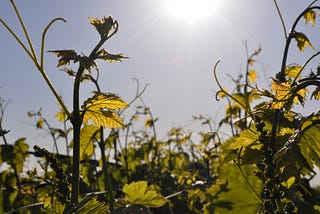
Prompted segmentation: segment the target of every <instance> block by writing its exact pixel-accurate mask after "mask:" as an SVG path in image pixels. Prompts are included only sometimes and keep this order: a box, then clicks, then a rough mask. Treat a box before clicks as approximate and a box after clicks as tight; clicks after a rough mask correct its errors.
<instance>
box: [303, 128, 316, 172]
mask: <svg viewBox="0 0 320 214" xmlns="http://www.w3.org/2000/svg"><path fill="white" fill-rule="evenodd" d="M299 146H300V149H301V153H302V154H303V156H304V157H305V158H306V160H307V162H308V163H309V164H310V165H311V166H313V165H316V166H318V167H320V124H314V125H311V126H308V127H306V128H305V130H303V133H302V136H301V140H300V142H299Z"/></svg>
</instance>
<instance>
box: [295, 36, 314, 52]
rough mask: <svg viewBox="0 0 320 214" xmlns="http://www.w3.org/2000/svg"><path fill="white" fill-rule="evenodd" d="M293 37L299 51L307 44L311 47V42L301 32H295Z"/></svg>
mask: <svg viewBox="0 0 320 214" xmlns="http://www.w3.org/2000/svg"><path fill="white" fill-rule="evenodd" d="M294 38H295V39H296V42H297V46H298V48H299V50H300V51H304V49H305V48H306V47H307V46H309V47H310V48H312V49H313V46H312V44H311V43H310V41H309V39H308V37H307V36H306V35H305V34H304V33H301V32H295V34H294Z"/></svg>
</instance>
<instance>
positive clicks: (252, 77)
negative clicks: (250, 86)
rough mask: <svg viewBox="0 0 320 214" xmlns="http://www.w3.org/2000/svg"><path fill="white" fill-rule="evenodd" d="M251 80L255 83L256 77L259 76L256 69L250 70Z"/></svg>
mask: <svg viewBox="0 0 320 214" xmlns="http://www.w3.org/2000/svg"><path fill="white" fill-rule="evenodd" d="M248 75H249V80H250V82H252V83H254V82H255V81H256V79H257V78H258V77H259V76H258V74H257V72H256V71H255V70H250V71H249V72H248Z"/></svg>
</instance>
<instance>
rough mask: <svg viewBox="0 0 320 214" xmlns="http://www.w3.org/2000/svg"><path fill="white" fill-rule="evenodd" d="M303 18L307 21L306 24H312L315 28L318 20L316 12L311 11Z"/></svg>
mask: <svg viewBox="0 0 320 214" xmlns="http://www.w3.org/2000/svg"><path fill="white" fill-rule="evenodd" d="M303 18H304V19H305V20H306V24H308V22H310V23H311V25H312V26H314V23H315V20H316V12H314V11H313V10H309V11H307V12H306V13H304V14H303Z"/></svg>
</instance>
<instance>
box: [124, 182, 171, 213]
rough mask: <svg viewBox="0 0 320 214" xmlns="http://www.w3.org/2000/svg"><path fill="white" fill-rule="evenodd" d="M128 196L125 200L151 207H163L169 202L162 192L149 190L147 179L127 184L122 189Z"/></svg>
mask: <svg viewBox="0 0 320 214" xmlns="http://www.w3.org/2000/svg"><path fill="white" fill-rule="evenodd" d="M122 191H123V192H124V193H125V194H126V196H125V198H124V200H126V201H127V202H129V203H130V204H135V205H145V206H149V207H162V206H163V205H164V204H165V203H167V202H168V200H167V199H166V198H164V197H163V196H162V195H161V194H159V193H157V192H156V191H154V190H148V183H147V181H137V182H132V183H131V184H125V185H124V187H123V190H122Z"/></svg>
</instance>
